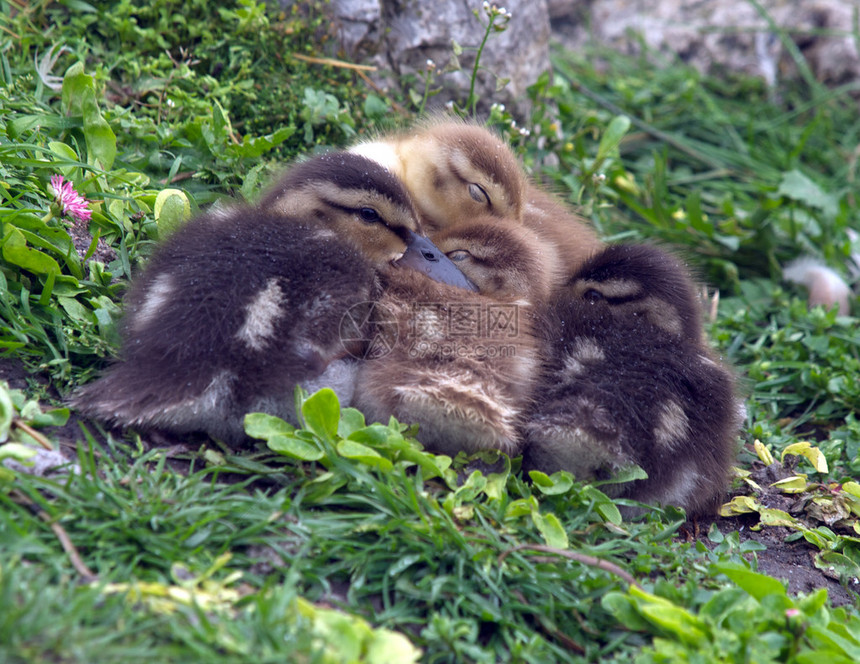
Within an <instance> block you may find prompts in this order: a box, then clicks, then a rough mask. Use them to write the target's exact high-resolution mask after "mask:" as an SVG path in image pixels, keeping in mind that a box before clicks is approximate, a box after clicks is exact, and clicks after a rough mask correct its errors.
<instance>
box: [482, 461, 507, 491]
mask: <svg viewBox="0 0 860 664" xmlns="http://www.w3.org/2000/svg"><path fill="white" fill-rule="evenodd" d="M510 475H511V468H510V460H508V467H507V468H506V469H505V470H504V471H503V472H501V473H490V474H489V475H487V486H485V487H484V493H485V494H486V495H487V498H489V499H490V500H501V499H502V498H503V497H504V496H505V494H506V492H507V486H508V478H509V477H510Z"/></svg>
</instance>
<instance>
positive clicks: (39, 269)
mask: <svg viewBox="0 0 860 664" xmlns="http://www.w3.org/2000/svg"><path fill="white" fill-rule="evenodd" d="M3 258H4V259H6V260H7V261H8V262H9V263H11V264H12V265H17V266H18V267H20V268H23V269H25V270H29V271H30V272H33V273H35V274H50V273H52V272H53V273H55V274H56V273H59V272H60V266H59V264H58V263H57V261H55V260H54V259H53V258H51V257H50V256H48V255H47V254H44V253H42V252H41V251H37V250H35V249H31V248H30V247H28V246H27V240H26V238H25V237H24V234H23V233H21V231H19V230H18V229H17V228H15V227H14V226H11V225H9V224H7V225H6V236H5V237H4V238H3Z"/></svg>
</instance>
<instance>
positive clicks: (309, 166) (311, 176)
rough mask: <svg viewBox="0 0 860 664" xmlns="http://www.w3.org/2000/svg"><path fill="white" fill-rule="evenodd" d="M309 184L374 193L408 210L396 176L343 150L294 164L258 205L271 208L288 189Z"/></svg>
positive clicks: (404, 190)
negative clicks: (371, 191) (376, 192)
mask: <svg viewBox="0 0 860 664" xmlns="http://www.w3.org/2000/svg"><path fill="white" fill-rule="evenodd" d="M312 182H330V183H331V184H332V185H333V186H335V187H337V188H338V189H365V190H376V191H378V192H379V193H381V194H383V195H384V196H386V197H387V198H389V199H390V200H391V201H392V202H394V203H396V204H398V205H402V206H403V207H406V208H409V209H412V201H411V199H410V198H409V194H408V193H407V192H406V189H405V188H404V187H403V185H402V184H401V182H400V180H399V179H397V177H396V176H394V175H393V174H392V173H391V172H390V171H388V170H387V169H386V168H384V167H383V166H381V165H380V164H378V163H377V162H375V161H372V160H370V159H368V158H366V157H362V156H361V155H357V154H353V153H351V152H346V151H343V150H338V151H336V152H329V153H327V154H324V155H320V156H318V157H314V158H312V159H308V160H307V161H302V162H299V163H296V164H295V165H293V166H292V168H290V170H289V171H288V172H287V173H286V175H284V177H283V178H282V179H281V181H280V182H278V184H277V185H276V186H275V188H274V189H273V190H272V191H270V192H269V193H268V194H266V195H265V196H264V197H263V200H262V201H261V202H260V205H261V206H262V207H266V206H268V205H271V204H272V203H274V201H275V200H277V199H278V198H280V197H281V196H283V195H284V194H285V193H287V192H289V191H290V190H294V189H299V188H302V187H304V186H307V185H308V184H310V183H312Z"/></svg>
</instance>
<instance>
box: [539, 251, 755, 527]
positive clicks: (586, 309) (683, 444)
mask: <svg viewBox="0 0 860 664" xmlns="http://www.w3.org/2000/svg"><path fill="white" fill-rule="evenodd" d="M700 319H701V313H700V310H699V308H698V306H697V303H696V296H695V289H694V286H693V281H692V279H691V277H690V275H689V273H688V272H687V271H686V269H685V268H684V267H683V266H682V265H681V264H680V262H679V261H677V260H676V259H675V258H674V257H672V256H671V255H669V254H667V253H666V252H664V251H662V250H660V249H657V248H655V247H649V246H632V245H626V246H625V245H616V246H611V247H608V248H607V249H606V250H604V251H603V252H602V253H601V254H598V255H597V256H595V257H594V258H593V259H592V260H590V261H588V262H587V263H586V264H585V265H584V266H583V268H582V269H581V270H580V272H579V273H578V274H576V275H575V276H574V277H573V279H571V281H570V282H569V284H568V286H567V287H566V288H564V289H563V290H562V291H561V293H560V294H559V296H558V299H557V301H556V302H555V303H554V307H553V308H552V311H551V313H550V314H549V315H548V317H547V319H546V320H545V322H544V325H543V328H542V329H543V331H544V334H545V335H546V338H547V339H548V340H549V342H550V347H551V350H550V351H549V360H548V362H547V365H546V367H545V369H544V372H543V377H542V380H541V384H540V386H539V387H538V389H537V392H536V396H535V404H536V407H535V409H534V410H533V411H532V413H531V414H530V419H529V421H528V422H527V424H526V425H525V427H524V435H525V438H526V450H525V453H524V467H527V468H531V469H539V470H542V471H545V472H553V471H555V470H560V469H564V470H569V471H571V472H572V473H573V474H574V475H575V476H576V477H577V478H578V479H581V480H590V479H599V480H603V479H609V478H610V477H611V476H613V475H615V474H616V473H617V472H618V471H620V470H622V469H624V468H625V467H629V466H633V465H637V466H640V467H641V468H642V469H644V470H645V471H646V473H647V474H648V479H645V480H635V481H632V482H626V483H624V484H619V485H613V487H614V488H613V489H610V492H612V493H613V495H616V496H621V497H627V498H633V499H635V500H638V501H642V502H649V503H664V504H674V505H678V506H681V507H684V508H685V509H686V510H687V511H688V513H689V514H691V515H694V514H700V513H707V512H711V511H713V510H714V509H715V508H716V506H717V504H718V502H719V499H720V496H721V494H722V493H723V491H724V490H725V487H726V483H727V478H728V473H729V468H730V465H731V463H732V460H733V458H734V453H735V441H736V436H737V432H738V428H739V421H738V420H739V416H738V413H739V408H738V402H737V399H736V397H735V381H734V377H733V374H732V372H731V371H730V370H729V369H728V368H727V367H725V366H723V365H722V364H721V363H720V362H719V360H718V359H717V358H716V357H715V356H714V355H713V353H712V352H711V351H710V349H709V348H708V347H707V343H706V341H705V339H704V337H703V334H702V328H701V320H700Z"/></svg>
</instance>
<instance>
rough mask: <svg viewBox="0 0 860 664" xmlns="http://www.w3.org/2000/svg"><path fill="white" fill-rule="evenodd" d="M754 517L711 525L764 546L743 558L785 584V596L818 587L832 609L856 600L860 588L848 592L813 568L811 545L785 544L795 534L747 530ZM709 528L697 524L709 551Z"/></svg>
mask: <svg viewBox="0 0 860 664" xmlns="http://www.w3.org/2000/svg"><path fill="white" fill-rule="evenodd" d="M757 517H758V515H750V516H741V517H733V518H722V517H720V518H717V519H715V520H714V521H713V523H714V524H716V526H717V528H719V530H720V532H721V533H723V534H724V535H728V534H729V533H732V532H737V533H738V534H739V535H740V541H741V542H746V541H748V540H753V541H755V542H758V543H759V544H762V545H764V546H765V547H767V548H766V549H764V550H763V551H757V552H756V553H755V554H754V555H753V554H746V556H745V557H746V558H747V559H749V560H752V559H753V558H755V560H756V561H757V569H758V571H759V572H761V573H762V574H767V575H768V576H772V577H774V578H776V579H780V580H782V581H785V582H787V583H788V592H789V593H791V594H796V593H806V594H809V593H811V592H814V591H815V590H818V589H819V588H827V595H828V597H829V598H830V600H831V602H832V603H833V605H834V606H846V605H853V604H855V603H857V602H858V600H860V596H858V594H857V592H858V591H860V586H857V587H856V588H855V589H854V590H851V589H850V588H849V587H848V585H847V584H845V585H843V584H842V583H840V582H839V581H837V580H836V579H833V578H831V577H829V576H828V575H827V574H825V573H824V572H823V571H822V570H820V569H818V568H817V567H816V566H815V562H814V560H815V554H816V553H817V549H816V548H815V547H814V546H812V545H811V544H809V543H808V542H807V541H806V540H804V539H802V538H801V539H799V540H795V541H792V542H786V541H785V540H786V538H787V537H789V536H790V535H793V534H796V533H795V531H793V530H791V529H789V528H784V527H781V526H768V527H763V528H762V529H761V530H758V531H756V530H752V529H751V528H752V527H754V526H755V525H756V524H757V523H758V518H757ZM709 527H710V523H708V522H699V528H700V531H701V532H702V533H703V534H702V537H701V541H702V542H703V543H704V544H705V545H706V546H708V547H709V548H713V546H714V544H713V542H711V541H710V540H709V539H708V538H707V537H706V536H705V535H704V533H707V531H708V528H709Z"/></svg>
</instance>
